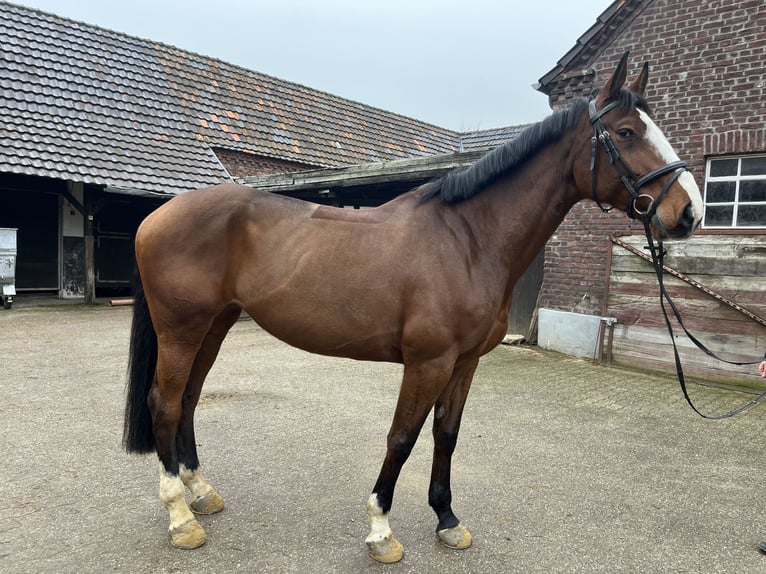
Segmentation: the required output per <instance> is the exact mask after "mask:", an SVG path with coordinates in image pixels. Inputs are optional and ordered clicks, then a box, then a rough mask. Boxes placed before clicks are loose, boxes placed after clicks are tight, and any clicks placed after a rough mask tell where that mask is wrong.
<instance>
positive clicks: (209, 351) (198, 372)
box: [176, 307, 240, 514]
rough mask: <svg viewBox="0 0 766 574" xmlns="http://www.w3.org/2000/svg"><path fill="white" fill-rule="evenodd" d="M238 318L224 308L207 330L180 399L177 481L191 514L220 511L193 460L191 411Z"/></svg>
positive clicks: (236, 309) (235, 312)
mask: <svg viewBox="0 0 766 574" xmlns="http://www.w3.org/2000/svg"><path fill="white" fill-rule="evenodd" d="M239 315H240V309H239V307H230V308H227V309H226V310H225V311H224V312H223V313H221V314H220V315H219V316H218V317H217V318H216V320H215V321H214V322H213V325H212V326H211V327H210V330H209V331H208V333H207V335H206V336H205V340H204V341H203V343H202V346H201V347H200V350H199V352H198V353H197V357H196V359H195V361H194V366H193V367H192V371H191V375H190V376H189V383H188V384H187V385H186V390H185V391H184V395H183V413H182V414H181V421H180V423H179V426H178V434H177V435H176V450H177V452H178V460H179V465H180V467H179V475H180V477H181V481H182V482H183V483H184V485H185V486H186V488H188V489H189V492H190V493H191V502H190V503H189V506H190V507H191V511H192V512H193V513H195V514H215V513H216V512H220V511H221V510H223V507H224V502H223V498H222V497H221V495H220V494H218V493H217V492H216V491H215V489H214V488H213V487H212V486H211V485H210V484H209V483H208V482H207V481H206V480H205V478H204V476H203V475H202V471H201V469H200V464H199V458H198V456H197V445H196V440H195V435H194V411H195V409H196V407H197V403H198V402H199V397H200V393H201V392H202V385H203V384H204V382H205V377H207V374H208V372H209V371H210V368H211V367H212V366H213V363H214V362H215V359H216V357H217V356H218V351H219V350H220V348H221V344H222V343H223V340H224V339H225V338H226V335H227V333H228V332H229V329H231V327H232V326H233V325H234V323H235V322H236V321H237V319H238V318H239Z"/></svg>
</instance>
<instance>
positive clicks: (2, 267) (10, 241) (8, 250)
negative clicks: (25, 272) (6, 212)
mask: <svg viewBox="0 0 766 574" xmlns="http://www.w3.org/2000/svg"><path fill="white" fill-rule="evenodd" d="M16 231H17V229H15V228H8V227H0V291H1V293H0V298H2V300H3V307H5V308H6V309H10V308H11V305H13V297H14V296H15V295H16Z"/></svg>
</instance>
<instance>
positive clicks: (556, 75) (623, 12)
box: [535, 0, 652, 95]
mask: <svg viewBox="0 0 766 574" xmlns="http://www.w3.org/2000/svg"><path fill="white" fill-rule="evenodd" d="M651 3H652V0H614V2H612V3H611V4H610V5H609V6H608V7H607V9H606V10H604V11H603V12H602V13H601V14H600V15H599V16H598V18H597V19H596V22H595V24H593V25H592V26H591V27H590V28H588V30H587V31H586V32H585V33H584V34H582V35H581V36H580V37H579V38H578V39H577V42H576V44H575V45H574V46H573V47H572V48H571V49H570V50H569V51H568V52H567V53H566V54H564V56H563V57H562V58H561V59H560V60H559V61H558V62H557V63H556V66H554V67H553V68H552V69H551V70H550V71H549V72H548V73H547V74H545V75H544V76H542V77H541V78H540V80H539V81H538V83H537V84H536V85H535V88H536V89H537V90H539V91H540V92H542V93H544V94H548V95H550V93H551V91H552V87H553V85H555V84H557V83H558V82H561V81H568V80H569V79H571V78H573V77H578V76H585V75H588V74H591V73H592V70H590V69H589V66H590V64H591V62H592V61H593V59H594V58H595V57H596V56H597V55H598V54H599V53H600V52H601V51H603V49H604V47H605V46H607V45H608V44H610V43H611V42H613V41H614V40H615V39H617V38H618V37H619V36H620V33H621V32H622V31H623V30H624V28H625V26H626V25H627V24H629V23H630V22H631V21H632V20H633V18H635V17H636V16H637V15H638V14H640V13H641V12H642V11H643V10H644V9H645V8H646V7H647V6H648V5H649V4H651Z"/></svg>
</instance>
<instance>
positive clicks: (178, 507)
mask: <svg viewBox="0 0 766 574" xmlns="http://www.w3.org/2000/svg"><path fill="white" fill-rule="evenodd" d="M185 494H186V491H185V490H184V483H183V482H182V481H181V477H179V476H174V475H172V474H170V473H168V472H166V471H165V467H164V466H163V465H162V463H160V500H161V501H162V505H163V506H164V507H165V508H166V509H167V511H168V514H169V515H170V528H171V530H172V529H173V528H177V527H178V526H180V525H181V524H184V523H185V522H188V521H190V520H194V515H193V514H192V511H191V510H189V506H188V505H187V504H186V498H185Z"/></svg>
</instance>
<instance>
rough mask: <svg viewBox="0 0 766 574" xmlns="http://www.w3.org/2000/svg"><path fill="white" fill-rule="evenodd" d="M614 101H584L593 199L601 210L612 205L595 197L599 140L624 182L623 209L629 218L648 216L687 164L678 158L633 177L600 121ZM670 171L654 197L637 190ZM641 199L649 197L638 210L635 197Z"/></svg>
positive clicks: (653, 212) (646, 217) (649, 216)
mask: <svg viewBox="0 0 766 574" xmlns="http://www.w3.org/2000/svg"><path fill="white" fill-rule="evenodd" d="M616 105H617V102H610V103H609V104H607V105H606V106H604V107H603V108H602V109H601V110H597V109H596V100H591V101H590V102H588V113H589V117H590V123H591V125H592V126H593V137H592V138H591V159H590V171H591V174H592V175H591V184H592V193H593V201H595V202H596V205H598V206H599V208H600V209H601V211H603V212H604V213H607V212H609V211H611V210H612V209H613V208H612V207H609V208H606V207H604V206H603V205H602V204H601V201H600V200H599V198H598V189H597V188H598V181H597V175H596V168H597V165H598V159H597V158H598V142H599V141H600V142H601V144H602V145H603V146H604V151H605V152H606V155H607V156H608V157H609V163H611V164H612V165H613V166H614V168H615V170H617V175H619V176H620V180H621V181H622V183H623V185H624V186H625V189H627V190H628V193H629V194H630V198H629V199H628V204H627V205H626V206H625V213H626V214H627V216H628V217H630V218H631V219H637V218H639V217H640V218H641V219H643V220H647V219H651V218H652V217H654V214H655V213H656V212H657V206H658V205H659V203H660V201H661V200H662V198H663V197H664V196H665V194H666V193H667V192H668V190H669V189H670V186H671V185H673V183H674V182H675V181H676V180H677V179H678V178H679V176H680V175H681V174H682V173H683V172H684V171H688V170H689V167H688V165H687V163H686V162H685V161H680V160H679V161H674V162H671V163H669V164H667V165H664V166H662V167H659V168H657V169H655V170H653V171H650V172H649V173H647V174H644V175H642V176H641V177H637V176H636V175H635V174H634V173H633V171H632V170H631V169H630V168H629V167H628V165H627V164H626V163H625V161H624V160H623V159H622V157H620V152H619V151H618V150H617V147H616V146H615V145H614V141H612V138H611V136H610V135H609V132H608V131H606V128H605V127H604V123H603V122H602V121H601V117H602V116H604V115H605V114H606V113H608V112H609V111H611V110H612V109H613V108H614V107H615V106H616ZM671 172H675V173H674V174H673V176H672V177H671V178H670V179H669V180H668V181H667V183H666V184H665V185H664V186H663V188H662V191H660V193H659V194H657V197H656V198H655V197H652V196H651V195H649V194H646V193H641V194H640V193H639V190H640V189H641V188H642V187H643V186H644V185H646V184H648V183H650V182H652V181H654V180H655V179H657V178H659V177H661V176H663V175H665V174H667V173H671ZM641 199H648V200H649V204H648V205H647V207H646V209H645V210H641V209H640V208H639V207H637V206H636V204H637V203H638V201H639V200H641Z"/></svg>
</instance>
